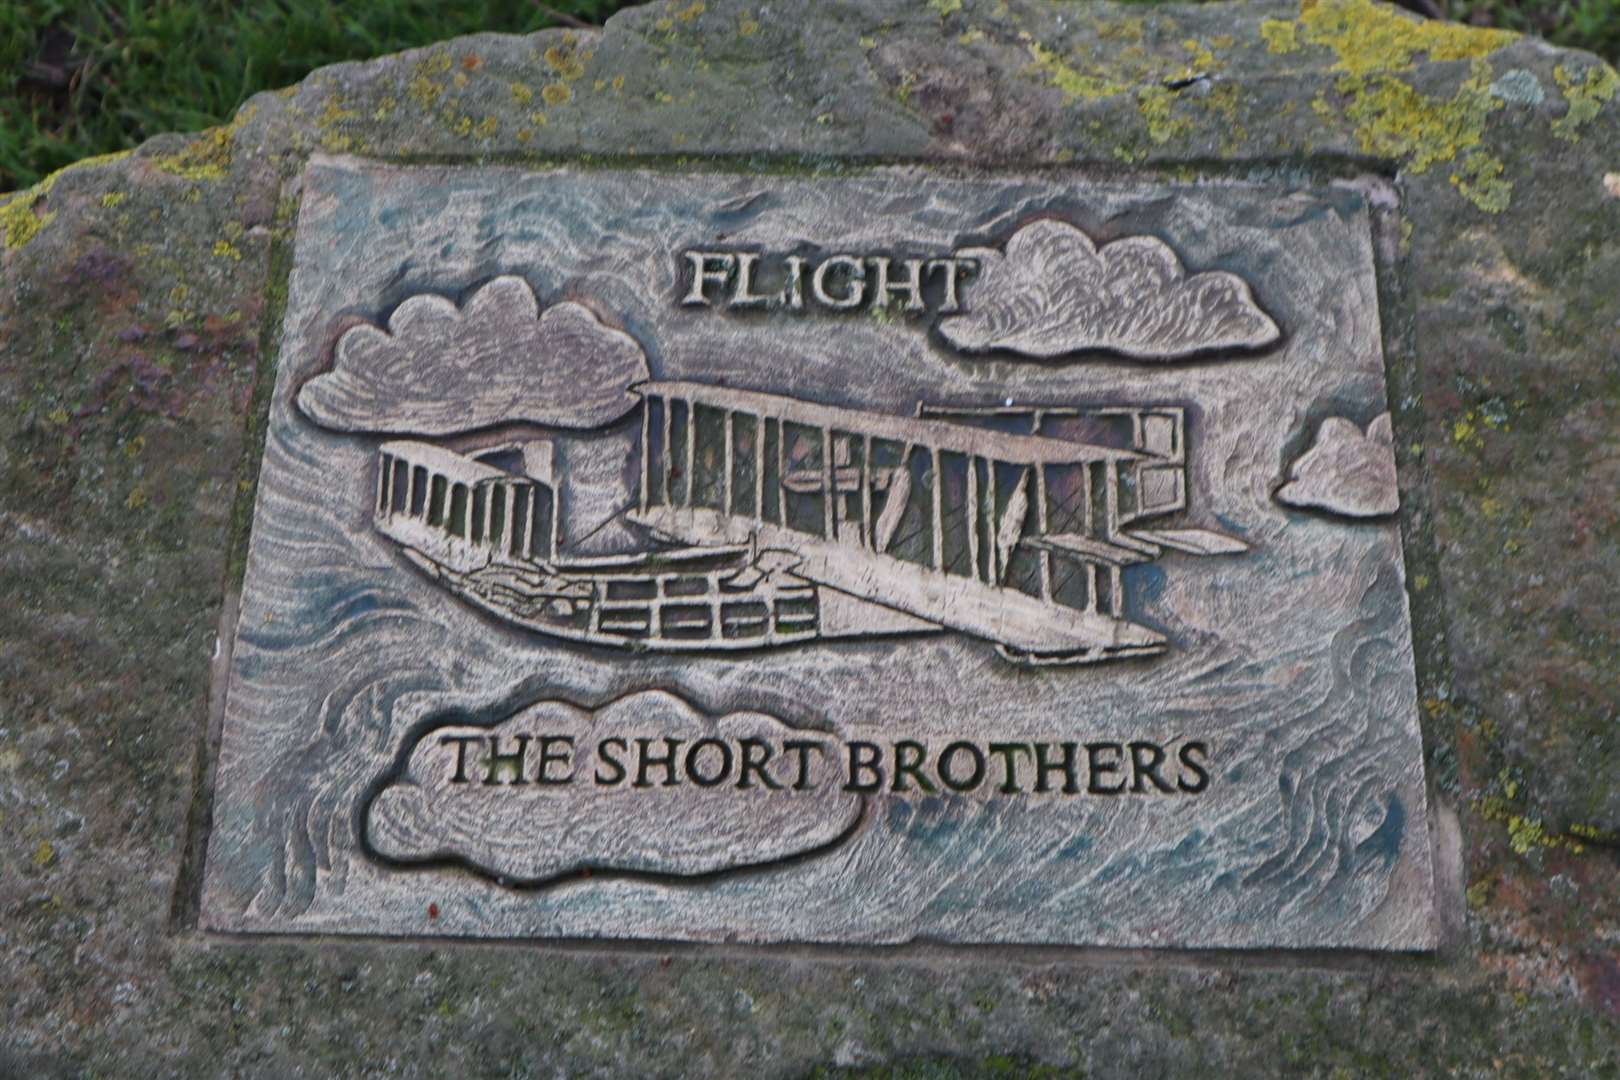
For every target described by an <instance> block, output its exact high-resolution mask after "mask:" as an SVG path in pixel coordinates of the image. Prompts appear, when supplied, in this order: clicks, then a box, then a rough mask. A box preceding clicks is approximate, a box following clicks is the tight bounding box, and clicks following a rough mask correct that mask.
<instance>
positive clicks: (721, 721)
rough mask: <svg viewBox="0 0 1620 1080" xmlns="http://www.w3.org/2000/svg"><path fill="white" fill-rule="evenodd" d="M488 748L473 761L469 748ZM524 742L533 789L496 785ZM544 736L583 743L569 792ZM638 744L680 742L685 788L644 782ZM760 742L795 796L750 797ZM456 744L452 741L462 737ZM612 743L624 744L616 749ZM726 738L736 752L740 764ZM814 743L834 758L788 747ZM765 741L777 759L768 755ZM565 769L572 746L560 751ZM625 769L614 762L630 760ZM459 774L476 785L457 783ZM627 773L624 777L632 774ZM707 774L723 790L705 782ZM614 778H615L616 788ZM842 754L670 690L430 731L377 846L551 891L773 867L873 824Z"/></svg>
mask: <svg viewBox="0 0 1620 1080" xmlns="http://www.w3.org/2000/svg"><path fill="white" fill-rule="evenodd" d="M468 736H470V737H473V738H474V741H472V742H469V743H467V744H466V755H465V758H464V759H463V760H461V761H460V762H458V753H459V747H460V746H461V744H460V743H458V742H457V741H456V740H458V739H461V738H462V737H468ZM522 736H528V741H527V743H526V745H525V750H524V755H525V757H524V766H523V769H524V774H525V776H527V777H528V782H527V783H524V784H512V783H507V782H505V781H506V780H508V779H510V777H511V775H512V774H511V773H510V772H500V773H497V774H496V778H497V780H498V781H500V782H497V783H494V784H486V783H484V781H485V780H486V779H487V778H488V777H489V775H490V771H489V767H488V766H489V759H488V757H487V755H488V753H489V747H490V742H489V740H490V739H491V738H493V739H495V740H496V743H495V746H496V748H497V749H498V751H499V752H500V753H502V754H507V753H511V752H513V751H515V749H516V748H517V746H518V744H519V742H520V741H521V737H522ZM542 736H552V737H555V736H569V737H570V738H572V739H573V746H572V750H571V752H569V753H568V759H567V761H566V763H565V762H563V761H560V760H553V761H552V762H551V764H550V765H549V766H548V769H547V775H548V776H549V778H550V779H552V780H558V779H560V778H562V777H563V776H565V775H572V777H573V779H572V781H571V782H568V783H552V784H546V785H542V784H539V783H537V782H535V781H536V778H537V774H538V769H539V767H540V756H541V753H542V749H543V746H542V743H541V741H540V740H541V737H542ZM638 739H647V740H650V742H649V743H648V744H647V745H648V747H649V748H650V751H651V754H652V755H653V756H662V755H664V754H665V753H666V752H667V751H668V750H669V744H668V743H666V741H665V740H671V739H672V740H678V741H679V745H678V746H677V747H675V763H676V768H677V770H678V771H679V774H680V775H679V781H680V782H679V783H677V784H675V785H672V786H671V785H667V784H666V783H665V780H666V778H667V775H668V774H667V772H666V770H665V769H663V768H662V767H658V766H651V767H649V769H648V771H647V773H646V775H645V776H644V777H643V778H642V779H644V780H645V781H646V785H645V786H642V787H635V786H633V785H634V783H635V781H636V780H637V778H638V774H637V763H638V761H639V755H640V753H641V745H640V744H638V741H637V740H638ZM744 739H748V740H754V741H755V749H754V750H753V751H752V753H753V755H754V759H755V760H756V761H761V760H763V761H764V765H763V768H764V769H765V770H766V771H767V774H768V775H769V776H771V778H772V779H773V780H774V781H775V782H776V783H777V784H779V785H781V786H780V787H778V788H776V789H769V788H767V787H766V786H765V785H764V784H763V783H762V782H761V780H760V777H759V774H758V773H757V772H756V773H752V774H750V776H749V784H748V786H747V787H743V786H740V785H741V782H742V777H741V762H742V756H743V749H742V742H741V740H744ZM446 740H449V741H446ZM607 740H622V742H621V741H614V742H611V743H608V745H607V749H606V751H605V754H604V751H603V744H604V742H606V741H607ZM702 740H719V741H720V742H722V743H724V744H725V745H726V746H727V747H728V748H729V752H730V754H731V755H732V757H731V767H730V769H729V771H728V772H727V773H726V774H725V777H724V779H721V780H715V778H716V777H717V776H720V775H721V768H722V766H723V765H724V764H725V758H724V756H723V752H722V751H721V750H720V749H719V745H718V744H717V743H715V742H710V743H708V744H707V745H705V746H704V747H702V748H700V749H697V750H696V757H695V758H694V759H693V760H692V761H691V762H690V763H689V762H688V757H687V755H688V752H689V751H692V750H693V749H694V747H696V746H697V744H698V743H699V742H700V741H702ZM791 740H811V741H814V742H816V743H817V744H818V745H819V746H820V747H821V750H820V752H814V751H804V752H803V754H802V757H803V760H804V763H805V770H806V771H805V775H804V777H803V780H804V785H803V787H796V786H795V784H796V782H798V781H799V780H800V779H801V778H800V776H799V760H800V756H801V755H800V754H799V753H796V752H791V751H788V750H787V749H786V748H785V746H784V743H785V742H786V741H791ZM760 744H763V745H764V747H766V748H767V749H768V750H769V752H770V756H769V758H768V759H764V758H761V757H760V754H761V753H762V751H761V750H760V749H759V745H760ZM549 746H550V752H551V754H552V755H553V757H554V758H556V757H557V756H558V755H562V754H564V752H565V751H564V750H563V744H561V743H560V742H557V741H555V738H554V739H553V741H552V742H551V743H550V744H549ZM615 762H616V763H617V764H614V763H615ZM458 764H460V765H461V766H463V767H464V773H463V775H464V777H465V778H464V779H463V780H462V781H461V782H456V781H455V776H456V769H457V766H458ZM621 766H622V767H623V770H624V771H622V772H621V771H620V767H621ZM694 767H695V769H696V773H697V776H698V777H699V778H701V779H703V780H705V781H714V782H713V784H712V786H702V785H700V784H699V783H697V782H695V781H694V778H693V775H692V774H691V773H689V772H688V769H689V768H694ZM598 777H601V778H604V779H608V780H615V778H617V779H616V781H615V782H613V783H601V782H599V781H598ZM842 779H843V778H842V775H841V773H840V771H839V762H838V745H837V744H836V743H835V742H834V741H833V740H832V739H830V738H828V737H825V736H821V737H818V736H817V735H816V734H815V733H814V732H804V731H798V730H795V729H793V728H790V727H788V726H787V725H785V724H783V723H782V722H780V721H778V720H776V719H773V718H772V717H769V716H765V715H763V714H761V713H747V712H738V713H730V714H727V715H725V716H720V717H709V716H706V715H704V714H703V713H700V712H698V711H697V710H696V709H694V708H692V706H690V705H688V704H687V703H686V702H685V701H683V700H681V699H680V698H678V697H676V696H675V695H673V694H669V693H666V692H664V691H660V690H652V691H646V692H643V693H638V694H633V695H630V696H629V697H625V698H620V699H619V700H617V701H615V702H613V703H611V704H609V705H607V706H604V707H603V708H601V709H599V710H596V711H595V712H592V711H588V710H585V709H581V708H577V707H575V706H573V705H570V704H568V703H566V702H561V701H545V702H541V703H540V704H538V705H534V706H531V707H530V708H528V709H525V710H523V711H522V712H519V713H517V714H516V715H514V716H512V717H510V718H508V719H507V720H505V721H504V722H502V723H501V724H499V725H497V726H495V727H472V726H446V727H439V728H434V729H432V730H429V731H427V732H426V733H425V734H423V735H422V736H421V737H420V738H418V739H417V741H416V742H415V744H414V745H412V746H411V748H410V749H409V750H408V751H407V754H406V759H405V764H404V768H403V769H402V770H401V771H400V772H399V773H398V775H396V776H395V777H394V779H393V780H392V781H391V782H390V783H389V784H388V785H387V786H386V787H384V788H383V789H382V790H381V791H380V792H379V793H378V794H377V796H376V798H375V799H373V800H372V802H371V803H370V805H369V806H368V807H367V809H366V815H365V828H366V839H367V841H368V842H369V844H370V846H371V848H372V850H373V851H375V852H376V853H377V854H379V855H381V856H383V857H384V858H387V859H391V860H394V861H397V862H407V863H409V862H434V861H441V860H455V861H460V862H463V863H465V864H467V865H469V866H471V867H473V868H474V869H477V870H480V871H482V872H484V873H486V874H489V875H491V876H493V877H496V878H498V879H501V880H502V881H505V882H508V883H511V884H540V883H544V882H548V881H553V880H556V879H557V878H560V877H566V876H569V875H572V874H576V873H578V872H580V871H584V870H596V871H621V872H638V873H652V874H668V875H678V876H689V875H694V874H708V873H714V872H716V871H721V870H730V869H736V868H739V867H745V866H759V865H762V864H766V863H772V862H777V861H779V860H782V859H786V858H790V857H792V856H796V855H805V854H809V853H812V852H815V851H818V850H822V849H825V848H827V847H830V846H831V845H833V844H835V843H837V842H838V841H839V840H840V839H842V838H844V837H845V836H847V835H848V834H849V833H850V832H851V831H852V830H853V829H854V827H855V825H856V824H857V823H858V822H859V821H860V819H861V812H862V807H863V803H862V797H861V796H860V795H858V794H853V793H850V792H846V791H844V790H842Z"/></svg>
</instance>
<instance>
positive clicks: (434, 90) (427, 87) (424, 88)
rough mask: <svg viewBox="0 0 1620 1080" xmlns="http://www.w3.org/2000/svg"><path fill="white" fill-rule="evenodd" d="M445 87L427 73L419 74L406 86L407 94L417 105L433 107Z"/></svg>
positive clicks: (423, 107)
mask: <svg viewBox="0 0 1620 1080" xmlns="http://www.w3.org/2000/svg"><path fill="white" fill-rule="evenodd" d="M444 90H445V88H444V87H443V86H442V85H440V84H439V83H436V82H434V81H433V80H432V79H429V78H427V77H426V76H425V75H418V76H416V78H414V79H412V80H411V81H410V83H409V84H408V85H407V86H406V87H405V95H406V96H407V97H409V98H410V99H411V100H412V101H414V102H416V104H417V107H419V108H422V109H431V108H433V106H434V104H435V103H436V102H437V101H438V100H439V96H440V95H441V94H443V93H444Z"/></svg>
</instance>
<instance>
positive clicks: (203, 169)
mask: <svg viewBox="0 0 1620 1080" xmlns="http://www.w3.org/2000/svg"><path fill="white" fill-rule="evenodd" d="M255 111H256V107H255V106H252V105H248V106H245V107H244V108H243V109H242V111H241V112H239V113H237V114H236V116H235V118H234V119H232V120H231V122H230V123H229V124H225V125H224V126H222V127H216V128H209V129H208V130H207V131H205V132H203V133H202V134H201V135H199V136H198V137H197V138H195V139H193V140H192V141H191V142H189V143H187V144H186V146H185V148H184V149H182V150H181V151H180V152H179V153H175V154H168V155H166V156H164V157H158V158H153V159H152V164H153V165H155V166H157V167H158V168H159V169H162V170H163V171H164V172H166V173H171V174H173V175H175V176H178V177H180V178H181V179H183V180H192V181H202V180H223V179H224V178H225V173H226V172H227V171H228V170H229V169H230V167H231V162H232V161H233V160H234V159H235V156H236V135H237V132H239V131H241V130H242V126H243V125H244V124H246V123H247V122H248V121H249V120H251V119H252V118H253V114H254V112H255Z"/></svg>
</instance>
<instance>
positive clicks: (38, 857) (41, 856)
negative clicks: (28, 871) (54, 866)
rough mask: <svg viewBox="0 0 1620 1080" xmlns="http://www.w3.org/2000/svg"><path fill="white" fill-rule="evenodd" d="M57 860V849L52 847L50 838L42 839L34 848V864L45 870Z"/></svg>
mask: <svg viewBox="0 0 1620 1080" xmlns="http://www.w3.org/2000/svg"><path fill="white" fill-rule="evenodd" d="M55 861H56V849H55V848H53V847H51V842H50V841H49V840H41V841H40V842H39V846H38V847H36V848H35V849H34V865H35V866H37V867H39V868H40V869H41V870H43V869H45V868H46V867H47V866H49V865H51V863H53V862H55Z"/></svg>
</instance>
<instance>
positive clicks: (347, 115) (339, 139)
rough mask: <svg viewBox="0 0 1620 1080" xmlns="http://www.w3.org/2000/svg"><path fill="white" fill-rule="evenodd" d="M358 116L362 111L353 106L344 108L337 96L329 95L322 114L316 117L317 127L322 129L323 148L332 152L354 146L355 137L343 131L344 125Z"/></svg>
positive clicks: (340, 152) (339, 151)
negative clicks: (354, 108)
mask: <svg viewBox="0 0 1620 1080" xmlns="http://www.w3.org/2000/svg"><path fill="white" fill-rule="evenodd" d="M356 117H360V113H358V112H355V110H353V108H343V107H342V105H340V104H339V100H337V99H335V97H327V99H326V107H324V108H322V110H321V115H318V117H316V118H314V123H316V128H319V131H321V149H324V151H327V152H332V154H342V152H343V151H347V149H348V147H350V146H352V144H353V139H352V138H350V136H348V134H345V133H343V131H342V126H343V125H347V123H348V121H350V120H355V118H356Z"/></svg>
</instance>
